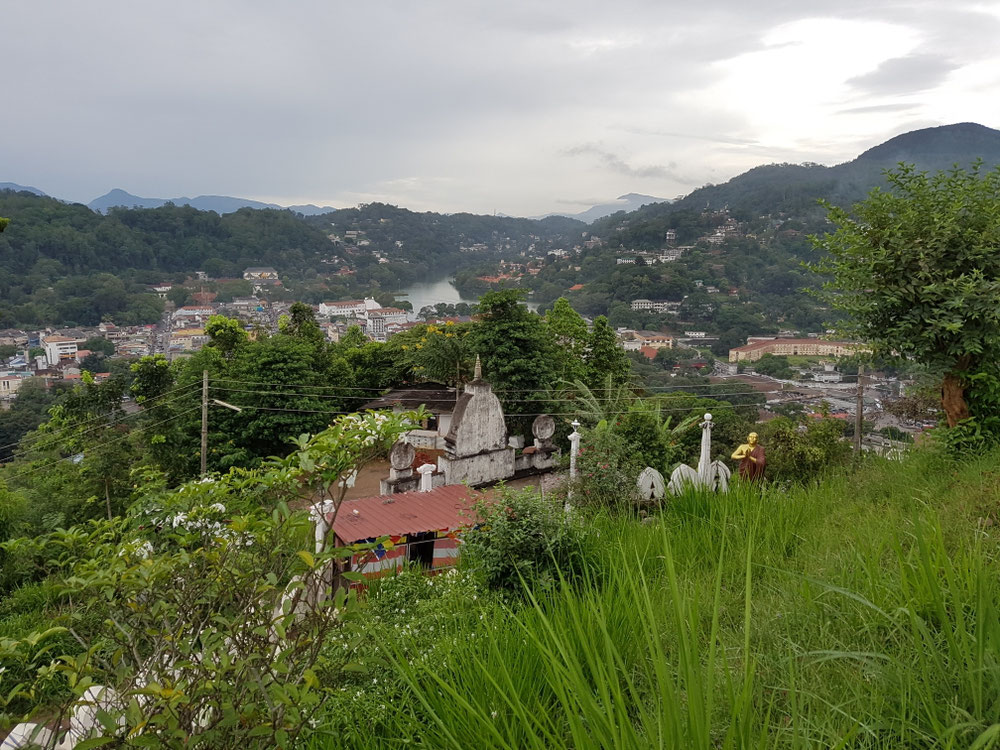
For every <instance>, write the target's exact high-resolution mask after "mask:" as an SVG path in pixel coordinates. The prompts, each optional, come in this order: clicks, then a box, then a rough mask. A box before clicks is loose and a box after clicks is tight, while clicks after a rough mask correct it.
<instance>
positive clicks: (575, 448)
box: [569, 419, 583, 479]
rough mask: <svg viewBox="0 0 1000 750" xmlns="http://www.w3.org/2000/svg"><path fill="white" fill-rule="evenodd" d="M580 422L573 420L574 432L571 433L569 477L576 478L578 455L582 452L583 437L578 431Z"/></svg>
mask: <svg viewBox="0 0 1000 750" xmlns="http://www.w3.org/2000/svg"><path fill="white" fill-rule="evenodd" d="M579 427H580V423H579V422H578V421H577V420H575V419H574V420H573V432H571V433H570V434H569V478H570V479H576V457H577V455H578V454H579V453H580V438H582V437H583V435H581V434H580V433H579V431H578V428H579Z"/></svg>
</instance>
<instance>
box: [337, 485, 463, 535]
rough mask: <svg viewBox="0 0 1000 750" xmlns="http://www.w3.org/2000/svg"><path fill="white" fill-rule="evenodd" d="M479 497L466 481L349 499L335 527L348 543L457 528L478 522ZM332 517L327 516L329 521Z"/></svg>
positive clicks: (338, 516)
mask: <svg viewBox="0 0 1000 750" xmlns="http://www.w3.org/2000/svg"><path fill="white" fill-rule="evenodd" d="M478 497H479V493H477V492H475V491H474V490H471V489H469V488H468V487H466V486H465V485H464V484H449V485H445V486H444V487H438V488H436V489H433V490H431V491H430V492H401V493H399V494H396V495H375V496H372V497H361V498H357V499H355V500H345V501H344V503H343V504H342V505H341V506H340V512H339V513H338V514H337V520H336V522H335V523H334V527H333V528H334V531H335V532H336V534H337V536H338V537H340V539H341V541H343V542H344V543H345V544H351V543H354V542H361V541H364V540H366V539H377V538H378V537H381V536H402V535H404V534H416V533H419V532H422V531H456V530H458V529H462V528H466V527H468V526H471V525H472V524H474V523H475V522H476V520H477V518H476V515H475V512H474V511H473V505H474V504H475V502H476V500H477V498H478ZM332 516H333V514H332V513H330V514H328V515H327V522H329V521H330V520H331V518H332Z"/></svg>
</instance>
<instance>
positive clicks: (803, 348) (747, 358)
mask: <svg viewBox="0 0 1000 750" xmlns="http://www.w3.org/2000/svg"><path fill="white" fill-rule="evenodd" d="M867 351H871V350H870V349H869V348H868V347H866V346H864V345H863V344H854V343H851V342H849V341H823V340H821V339H784V338H775V339H769V340H767V341H752V342H751V343H749V344H747V345H746V346H737V347H736V348H735V349H730V350H729V361H730V362H756V361H757V360H758V359H760V358H761V357H763V356H764V355H765V354H774V355H775V356H779V357H780V356H785V357H787V356H804V357H848V356H850V355H852V354H856V353H857V352H867Z"/></svg>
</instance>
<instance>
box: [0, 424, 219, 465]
mask: <svg viewBox="0 0 1000 750" xmlns="http://www.w3.org/2000/svg"><path fill="white" fill-rule="evenodd" d="M200 408H201V407H200V406H195V407H192V408H191V409H187V410H185V411H182V412H179V413H177V414H175V415H174V416H172V417H169V418H167V419H164V420H162V421H160V422H156V423H155V424H150V425H144V426H142V427H136V428H135V429H134V430H132V431H131V432H129V433H127V434H125V435H122V436H121V437H118V438H114V439H112V440H106V441H105V442H103V443H97V444H96V445H92V446H90V447H89V448H88V449H87V450H88V451H94V450H97V449H99V448H103V447H105V446H107V445H114V444H115V443H120V442H121V441H123V440H127V439H128V438H130V437H132V435H133V434H135V433H136V432H144V431H145V430H151V429H153V428H154V427H159V426H161V425H165V424H167V422H172V421H174V420H175V419H177V418H179V417H182V416H184V415H185V414H190V413H191V412H193V411H198V410H199V409H200ZM86 452H87V451H84V453H86ZM72 458H73V456H64V457H62V458H57V459H55V460H53V461H49V462H48V463H46V464H43V465H41V466H33V467H32V468H30V469H28V470H26V471H21V472H18V473H17V474H11V475H10V476H9V477H4V478H5V479H6V480H8V481H9V480H13V479H18V478H20V477H23V476H27V475H29V474H34V473H35V472H38V471H41V470H42V469H48V468H49V467H51V466H55V465H56V464H57V463H60V462H62V461H70V460H72ZM0 476H3V475H2V474H0Z"/></svg>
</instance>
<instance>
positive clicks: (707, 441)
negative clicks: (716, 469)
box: [698, 413, 714, 489]
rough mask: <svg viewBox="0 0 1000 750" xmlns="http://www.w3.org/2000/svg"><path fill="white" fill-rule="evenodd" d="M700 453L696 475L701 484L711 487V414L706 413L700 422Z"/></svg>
mask: <svg viewBox="0 0 1000 750" xmlns="http://www.w3.org/2000/svg"><path fill="white" fill-rule="evenodd" d="M700 427H701V455H700V456H699V457H698V476H699V477H700V478H701V481H702V486H703V487H708V488H712V489H714V488H713V487H712V484H713V483H712V427H713V424H712V415H711V414H708V413H706V414H705V421H704V422H702V423H701V425H700Z"/></svg>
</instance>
